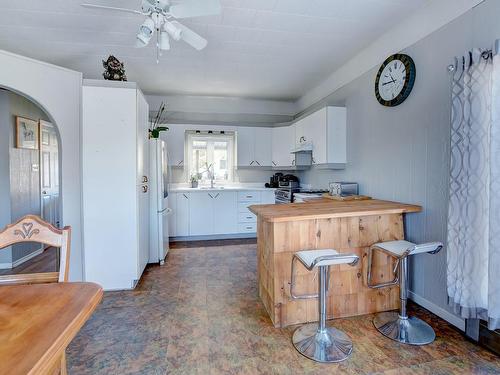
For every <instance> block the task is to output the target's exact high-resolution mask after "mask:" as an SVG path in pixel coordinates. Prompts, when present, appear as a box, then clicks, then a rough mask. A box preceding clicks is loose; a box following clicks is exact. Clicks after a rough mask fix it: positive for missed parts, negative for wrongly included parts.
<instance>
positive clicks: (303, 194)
mask: <svg viewBox="0 0 500 375" xmlns="http://www.w3.org/2000/svg"><path fill="white" fill-rule="evenodd" d="M326 193H328V190H321V189H318V190H306V189H300V190H299V191H298V192H296V193H293V203H303V202H307V201H310V200H314V199H323V194H326Z"/></svg>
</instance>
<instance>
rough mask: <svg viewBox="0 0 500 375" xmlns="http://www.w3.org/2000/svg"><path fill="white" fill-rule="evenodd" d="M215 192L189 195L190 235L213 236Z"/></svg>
mask: <svg viewBox="0 0 500 375" xmlns="http://www.w3.org/2000/svg"><path fill="white" fill-rule="evenodd" d="M216 194H217V193H214V192H200V193H191V194H190V195H189V198H190V200H189V235H191V236H206V235H210V234H213V230H214V223H213V212H214V196H215V195H216Z"/></svg>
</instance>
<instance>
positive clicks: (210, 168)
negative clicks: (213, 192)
mask: <svg viewBox="0 0 500 375" xmlns="http://www.w3.org/2000/svg"><path fill="white" fill-rule="evenodd" d="M206 166H207V169H206V171H205V172H207V175H208V177H209V178H210V189H213V188H214V179H215V172H214V163H212V164H210V165H209V164H208V163H206Z"/></svg>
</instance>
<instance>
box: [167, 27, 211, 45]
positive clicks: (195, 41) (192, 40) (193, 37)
mask: <svg viewBox="0 0 500 375" xmlns="http://www.w3.org/2000/svg"><path fill="white" fill-rule="evenodd" d="M172 24H173V25H174V26H175V27H178V28H179V29H181V30H182V33H181V39H182V40H183V41H185V42H186V43H187V44H189V45H190V46H192V47H194V48H196V49H197V50H198V51H200V50H202V49H203V48H205V47H206V46H207V44H208V42H207V40H206V39H205V38H203V37H201V36H200V35H198V34H197V33H195V32H194V31H193V30H191V29H190V28H189V27H187V26H184V25H183V24H182V23H179V22H177V21H172Z"/></svg>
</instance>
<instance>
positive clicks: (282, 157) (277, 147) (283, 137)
mask: <svg viewBox="0 0 500 375" xmlns="http://www.w3.org/2000/svg"><path fill="white" fill-rule="evenodd" d="M294 147H295V127H294V126H293V125H292V126H282V127H279V128H273V129H272V146H271V149H272V166H273V167H290V166H292V164H293V160H294V155H293V154H292V153H291V150H292V148H294Z"/></svg>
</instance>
